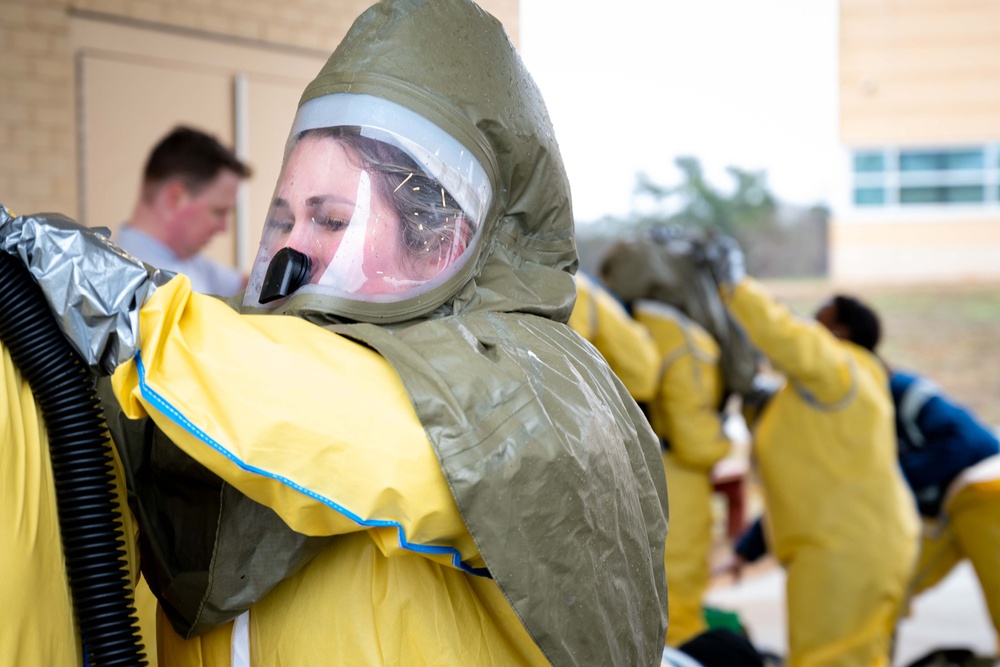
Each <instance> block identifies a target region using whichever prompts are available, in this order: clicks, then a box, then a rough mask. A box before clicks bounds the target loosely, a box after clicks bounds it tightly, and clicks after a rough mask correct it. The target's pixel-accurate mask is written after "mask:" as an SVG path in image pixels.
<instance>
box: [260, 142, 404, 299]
mask: <svg viewBox="0 0 1000 667" xmlns="http://www.w3.org/2000/svg"><path fill="white" fill-rule="evenodd" d="M375 178H376V175H375V174H369V173H368V172H366V171H365V170H363V169H362V168H361V166H360V163H359V161H358V160H356V159H355V157H354V155H353V154H351V152H350V149H349V148H347V147H346V146H345V145H344V144H343V143H341V142H340V141H337V140H336V139H333V138H329V137H314V136H313V137H310V136H306V137H304V138H303V139H302V140H301V141H299V143H298V144H296V146H295V147H294V148H293V149H292V152H291V154H290V155H289V156H288V159H287V161H286V163H285V169H284V171H283V172H282V178H281V182H280V183H279V185H278V190H277V193H276V194H275V199H274V201H273V202H272V206H271V212H270V214H269V216H268V221H267V229H266V231H265V237H266V238H267V239H268V240H269V246H270V250H271V252H272V254H273V253H274V252H276V251H277V250H280V249H281V248H283V247H286V246H287V247H291V248H293V249H295V250H298V251H299V252H301V253H304V254H305V255H307V256H308V257H309V259H310V260H311V261H312V268H311V274H310V276H309V282H310V283H319V284H328V285H334V286H335V287H337V288H338V289H340V290H343V291H345V292H351V293H361V294H386V293H391V292H394V291H398V290H400V289H405V287H407V286H408V283H409V280H408V276H407V267H408V264H409V263H408V262H406V261H405V256H406V251H405V249H404V247H403V246H402V244H401V238H400V222H399V220H398V217H397V215H396V213H395V212H394V211H393V210H392V208H390V207H389V206H387V205H385V204H384V203H383V202H382V201H381V200H380V198H379V197H378V196H377V194H376V187H375V185H376V184H375V183H374V182H373V181H374V179H375Z"/></svg>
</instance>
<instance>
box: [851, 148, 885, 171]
mask: <svg viewBox="0 0 1000 667" xmlns="http://www.w3.org/2000/svg"><path fill="white" fill-rule="evenodd" d="M854 171H856V172H858V171H860V172H871V171H885V156H884V155H882V153H881V152H878V151H870V152H866V153H855V154H854Z"/></svg>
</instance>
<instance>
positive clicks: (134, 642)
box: [0, 252, 147, 667]
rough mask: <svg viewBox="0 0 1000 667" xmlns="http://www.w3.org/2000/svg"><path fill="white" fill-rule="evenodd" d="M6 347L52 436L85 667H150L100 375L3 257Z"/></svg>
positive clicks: (0, 285) (1, 317) (0, 310)
mask: <svg viewBox="0 0 1000 667" xmlns="http://www.w3.org/2000/svg"><path fill="white" fill-rule="evenodd" d="M0 339H2V340H3V342H4V345H6V347H7V349H8V350H9V351H10V355H11V358H12V359H13V360H14V363H15V364H16V365H17V367H18V368H19V369H20V371H21V374H22V375H23V376H24V378H25V379H26V380H27V381H28V385H29V386H30V387H31V391H32V393H33V394H34V396H35V400H36V402H37V403H38V406H39V408H40V409H41V413H42V418H43V419H44V421H45V426H46V429H47V431H48V435H49V453H50V457H51V459H52V470H53V473H54V479H55V486H56V503H57V506H58V511H59V526H60V532H61V534H62V542H63V550H64V552H65V555H66V569H67V574H68V576H69V584H70V589H71V590H72V593H73V605H74V607H75V608H76V618H77V622H78V624H79V627H80V636H81V638H82V640H83V652H84V661H85V663H87V664H90V665H93V666H94V667H118V666H119V665H120V666H122V667H125V666H128V667H135V666H140V665H146V664H147V662H146V655H145V652H144V651H145V650H144V648H143V646H142V639H141V637H140V635H139V621H138V615H137V614H136V611H135V606H134V604H133V601H132V600H133V596H132V590H131V585H130V583H129V575H128V561H127V553H126V551H125V544H124V542H123V540H122V536H123V533H122V524H121V512H120V511H119V508H118V503H117V500H116V496H115V488H114V474H113V467H112V453H111V443H110V441H109V440H108V438H107V435H106V433H107V426H106V424H105V422H104V415H103V413H102V412H101V409H100V404H99V402H98V400H97V395H96V392H95V391H94V384H93V376H92V375H91V373H90V370H89V369H88V368H87V366H86V364H84V363H83V361H82V360H81V359H80V357H79V355H78V354H77V353H76V351H75V350H74V349H73V348H72V347H71V346H70V344H69V343H68V342H67V340H66V339H65V338H64V337H63V334H62V332H61V331H60V330H59V325H58V324H57V323H56V320H55V318H54V317H53V315H52V312H51V311H50V310H49V306H48V304H47V303H46V302H45V296H44V295H43V294H42V291H41V289H40V288H39V287H38V285H37V284H36V283H35V281H34V279H33V278H32V277H31V274H30V273H29V272H28V270H27V269H26V268H25V267H24V266H23V265H22V264H21V261H20V260H19V259H17V258H15V257H12V256H11V255H8V254H7V253H4V252H0Z"/></svg>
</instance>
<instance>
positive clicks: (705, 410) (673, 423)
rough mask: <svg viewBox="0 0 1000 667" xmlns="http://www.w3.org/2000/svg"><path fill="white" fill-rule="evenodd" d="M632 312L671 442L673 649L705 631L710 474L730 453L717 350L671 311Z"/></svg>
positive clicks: (653, 409)
mask: <svg viewBox="0 0 1000 667" xmlns="http://www.w3.org/2000/svg"><path fill="white" fill-rule="evenodd" d="M633 312H634V314H635V318H636V320H638V321H639V322H640V323H642V324H643V325H645V326H646V328H647V329H648V330H649V331H650V333H652V334H653V337H654V338H655V339H656V344H657V347H658V348H659V356H660V363H659V364H658V368H659V379H658V383H657V386H658V391H657V394H656V397H655V398H654V399H653V400H652V401H650V403H649V416H650V422H651V424H652V426H653V430H654V431H655V432H656V434H657V435H659V436H660V437H661V438H663V439H664V440H665V441H666V442H667V444H668V449H667V450H666V451H664V452H663V467H664V469H665V470H666V475H667V491H668V494H669V498H670V532H669V533H668V534H667V543H666V551H665V552H664V563H665V565H666V569H667V601H668V605H669V608H670V624H669V625H668V626H667V644H669V645H670V646H678V645H680V644H682V643H684V642H685V641H687V640H688V639H691V638H692V637H694V636H695V635H697V634H699V633H701V632H703V631H704V630H706V629H707V626H706V624H705V619H704V615H703V613H702V600H703V598H704V596H705V592H706V591H707V590H708V583H709V555H710V550H711V547H712V507H711V500H712V491H713V487H712V480H711V469H712V466H714V465H715V464H716V463H717V462H718V461H719V460H720V459H722V458H723V457H724V456H725V455H726V454H727V453H728V451H729V447H730V442H729V439H728V438H727V437H726V435H725V433H724V432H723V430H722V421H721V419H720V415H719V403H720V401H721V399H722V376H721V374H720V371H719V366H718V364H719V346H718V345H717V344H716V342H715V340H714V339H713V338H712V337H711V336H710V335H709V334H708V332H707V331H705V329H704V328H703V327H701V326H700V325H698V324H697V323H696V322H694V321H692V320H691V319H689V318H688V317H686V316H685V315H684V314H683V313H681V312H680V311H679V310H677V309H676V308H674V307H672V306H668V305H666V304H662V303H658V302H655V301H639V302H637V303H636V304H635V306H634V310H633Z"/></svg>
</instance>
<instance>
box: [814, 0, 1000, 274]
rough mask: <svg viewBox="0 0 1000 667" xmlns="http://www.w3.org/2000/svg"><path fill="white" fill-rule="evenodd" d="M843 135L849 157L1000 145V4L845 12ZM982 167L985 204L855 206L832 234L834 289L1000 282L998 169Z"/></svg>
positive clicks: (904, 5)
mask: <svg viewBox="0 0 1000 667" xmlns="http://www.w3.org/2000/svg"><path fill="white" fill-rule="evenodd" d="M840 135H841V141H842V142H843V144H844V145H845V147H846V148H847V149H848V151H851V150H855V149H866V148H876V149H877V148H882V147H887V148H903V149H905V148H907V147H909V148H927V149H947V148H950V147H953V148H962V147H967V146H969V147H977V146H984V145H989V144H993V145H994V146H995V145H996V144H997V143H998V142H1000V3H998V2H995V1H994V0H840ZM993 150H995V149H993ZM987 156H988V159H987V164H986V171H987V172H990V173H989V174H988V175H987V176H986V180H987V188H986V189H987V197H986V199H987V201H986V202H983V203H980V204H976V205H959V206H956V205H940V204H939V205H926V206H909V205H908V206H899V205H896V206H888V207H886V208H885V209H882V210H879V209H877V208H869V207H855V206H854V205H853V202H852V196H851V194H848V195H847V197H846V198H845V199H846V201H845V202H844V204H843V205H842V206H838V207H837V210H836V211H835V215H834V218H833V222H832V224H831V228H830V229H831V231H830V233H831V238H830V250H831V258H830V265H831V272H832V275H833V277H834V278H837V279H843V280H879V281H884V280H897V281H901V280H965V279H989V280H995V279H998V278H1000V205H998V204H997V203H996V200H997V195H996V193H995V192H994V190H993V188H995V186H996V170H997V169H1000V164H997V165H994V164H991V161H993V160H994V159H995V156H996V153H995V152H987ZM845 168H846V169H847V170H848V171H850V169H851V165H850V164H849V163H848V164H846V165H845ZM852 178H853V177H852V176H851V175H850V174H849V175H848V178H847V181H848V183H850V182H851V181H852ZM848 189H850V186H849V188H848Z"/></svg>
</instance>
